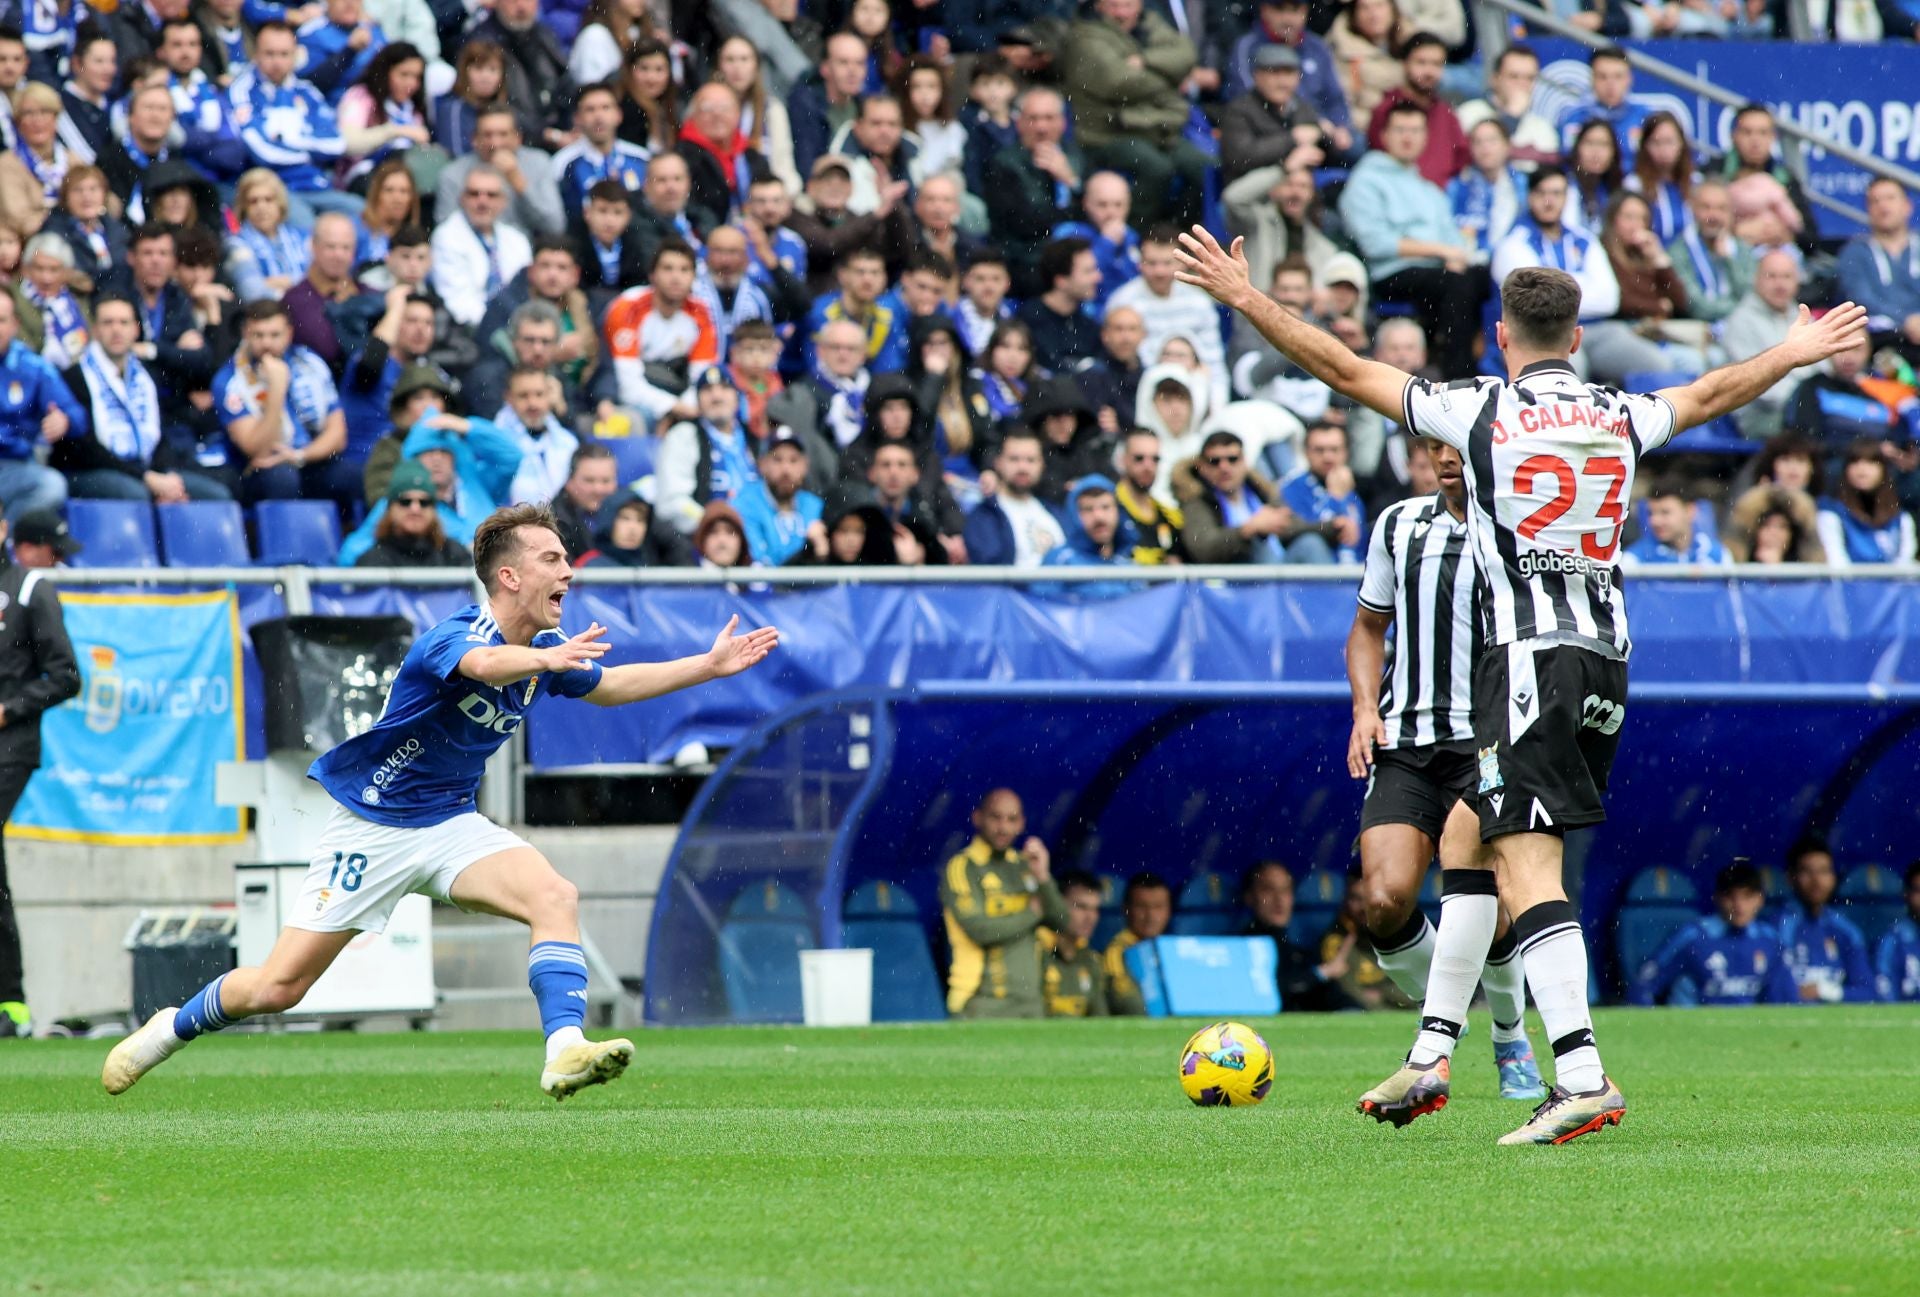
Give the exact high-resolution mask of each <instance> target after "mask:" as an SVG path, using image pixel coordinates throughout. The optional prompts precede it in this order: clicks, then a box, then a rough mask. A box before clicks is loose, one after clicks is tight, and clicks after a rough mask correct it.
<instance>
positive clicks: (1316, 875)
mask: <svg viewBox="0 0 1920 1297" xmlns="http://www.w3.org/2000/svg"><path fill="white" fill-rule="evenodd" d="M1346 895H1347V876H1346V875H1345V874H1343V873H1340V872H1339V871H1337V870H1333V869H1316V870H1314V871H1313V872H1312V873H1310V874H1308V875H1307V876H1306V877H1305V878H1303V879H1301V880H1300V882H1299V883H1298V884H1297V885H1296V886H1295V887H1294V889H1293V922H1292V923H1291V924H1289V925H1288V939H1289V940H1290V941H1292V942H1293V943H1294V944H1296V945H1300V946H1306V947H1309V948H1311V947H1312V946H1313V944H1314V943H1315V942H1317V941H1319V939H1320V934H1321V933H1323V932H1325V931H1326V930H1327V928H1328V927H1329V926H1330V925H1331V924H1332V923H1333V916H1334V915H1336V914H1338V913H1339V912H1340V903H1341V902H1342V901H1343V900H1345V899H1346Z"/></svg>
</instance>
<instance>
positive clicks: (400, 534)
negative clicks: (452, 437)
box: [353, 459, 473, 567]
mask: <svg viewBox="0 0 1920 1297" xmlns="http://www.w3.org/2000/svg"><path fill="white" fill-rule="evenodd" d="M386 505H387V507H386V510H385V512H383V513H382V514H381V515H380V521H379V522H378V523H377V524H376V525H375V526H374V529H373V544H372V545H371V546H370V547H369V548H368V549H367V551H366V552H365V553H364V554H362V555H360V557H359V558H357V559H355V560H354V562H353V565H354V566H355V567H466V566H467V565H469V564H470V563H472V562H473V555H472V554H471V553H470V552H468V550H467V547H466V546H465V545H462V544H461V543H460V542H459V541H457V540H454V539H452V538H451V537H449V536H448V535H447V528H446V525H445V524H444V523H442V522H441V521H440V510H439V508H438V502H437V499H436V497H435V495H434V490H433V475H432V474H431V473H429V472H428V471H427V469H426V466H425V465H423V464H422V463H420V461H419V460H417V459H409V460H403V461H401V463H400V465H399V466H398V467H397V468H395V469H394V470H393V477H392V478H391V479H390V480H389V481H388V483H387V499H386Z"/></svg>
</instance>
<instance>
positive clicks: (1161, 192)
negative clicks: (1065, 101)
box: [1064, 0, 1213, 230]
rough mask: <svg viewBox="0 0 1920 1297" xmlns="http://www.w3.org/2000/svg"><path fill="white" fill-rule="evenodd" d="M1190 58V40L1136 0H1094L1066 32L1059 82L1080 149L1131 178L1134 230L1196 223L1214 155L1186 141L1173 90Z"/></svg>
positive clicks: (1185, 109)
mask: <svg viewBox="0 0 1920 1297" xmlns="http://www.w3.org/2000/svg"><path fill="white" fill-rule="evenodd" d="M1198 61H1199V54H1198V52H1197V51H1195V49H1194V47H1193V42H1192V41H1191V40H1189V39H1188V38H1187V36H1186V35H1185V34H1184V33H1183V32H1181V31H1180V30H1179V29H1178V28H1176V27H1175V26H1174V25H1173V24H1172V23H1171V22H1169V21H1168V20H1167V19H1165V18H1163V17H1161V16H1160V15H1159V14H1158V13H1154V12H1151V11H1147V10H1145V9H1144V6H1143V3H1142V0H1097V3H1096V4H1095V6H1094V16H1092V17H1089V18H1083V19H1081V20H1080V21H1078V22H1076V23H1074V24H1073V26H1072V27H1071V28H1069V29H1068V33H1067V47H1066V53H1065V60H1064V62H1065V67H1064V79H1065V83H1066V89H1067V94H1068V97H1069V98H1071V99H1072V101H1073V110H1074V111H1073V119H1074V124H1075V127H1076V129H1077V131H1078V133H1079V139H1080V148H1081V151H1082V152H1084V153H1085V154H1086V155H1087V160H1088V161H1089V162H1091V163H1092V164H1093V165H1095V166H1097V167H1106V168H1109V169H1111V170H1114V171H1124V172H1126V173H1127V174H1128V175H1130V176H1132V177H1133V184H1134V211H1133V223H1134V226H1135V227H1136V228H1138V229H1141V230H1145V229H1147V228H1148V227H1150V226H1152V225H1154V224H1156V223H1157V222H1159V221H1161V220H1163V219H1168V218H1171V219H1172V220H1174V221H1175V222H1176V223H1178V224H1180V225H1182V226H1186V225H1191V224H1193V223H1194V222H1195V221H1198V220H1199V219H1200V209H1201V203H1202V200H1203V199H1204V198H1205V196H1206V180H1207V169H1208V168H1209V167H1211V166H1212V165H1213V159H1212V157H1210V156H1209V155H1207V154H1205V153H1203V152H1201V151H1200V150H1199V149H1198V148H1196V147H1194V145H1193V144H1192V143H1191V142H1190V141H1188V140H1187V138H1186V134H1185V132H1186V128H1187V120H1188V118H1189V117H1190V116H1191V115H1192V105H1191V104H1189V103H1188V102H1187V97H1186V94H1185V93H1184V91H1183V90H1182V89H1181V87H1182V86H1183V85H1184V84H1185V82H1186V80H1187V78H1188V76H1189V75H1190V74H1191V73H1192V72H1193V70H1194V67H1195V66H1196V64H1197V63H1198ZM1176 191H1177V192H1176ZM1170 200H1171V201H1170Z"/></svg>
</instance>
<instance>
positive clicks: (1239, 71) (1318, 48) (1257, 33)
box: [1221, 0, 1353, 153]
mask: <svg viewBox="0 0 1920 1297" xmlns="http://www.w3.org/2000/svg"><path fill="white" fill-rule="evenodd" d="M1269 45H1279V46H1283V47H1285V48H1287V49H1290V50H1292V51H1293V52H1294V54H1295V55H1296V56H1297V57H1298V58H1299V60H1300V88H1299V94H1300V97H1301V98H1302V99H1304V100H1306V102H1307V103H1309V104H1311V105H1312V106H1313V109H1314V111H1315V112H1317V113H1319V114H1320V117H1321V120H1323V121H1324V122H1326V124H1327V134H1328V135H1329V136H1331V137H1332V139H1333V145H1334V148H1335V149H1336V150H1337V151H1339V152H1341V153H1345V152H1347V151H1348V150H1350V149H1352V148H1353V130H1352V120H1351V117H1350V115H1349V112H1348V108H1347V92H1346V91H1345V90H1343V89H1341V87H1340V66H1339V64H1338V63H1336V62H1335V61H1334V57H1333V51H1332V50H1330V49H1328V48H1327V43H1326V42H1325V41H1324V40H1322V39H1321V38H1320V37H1318V36H1316V35H1315V34H1314V33H1313V32H1312V31H1311V30H1309V29H1308V27H1307V0H1260V5H1259V18H1258V21H1257V22H1255V23H1254V25H1253V29H1252V30H1251V31H1249V32H1247V33H1246V34H1245V35H1244V36H1242V37H1241V38H1240V39H1239V40H1237V41H1235V42H1234V46H1233V53H1232V55H1231V56H1229V58H1228V60H1227V77H1226V85H1225V87H1224V88H1223V89H1222V91H1221V93H1222V95H1223V96H1224V97H1225V98H1226V99H1227V100H1229V101H1232V100H1235V99H1238V98H1239V97H1240V96H1241V95H1244V94H1246V93H1247V92H1248V91H1250V90H1252V89H1253V58H1254V55H1255V54H1257V53H1259V52H1260V50H1262V49H1264V48H1266V47H1267V46H1269Z"/></svg>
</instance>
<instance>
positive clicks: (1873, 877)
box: [1834, 865, 1907, 951]
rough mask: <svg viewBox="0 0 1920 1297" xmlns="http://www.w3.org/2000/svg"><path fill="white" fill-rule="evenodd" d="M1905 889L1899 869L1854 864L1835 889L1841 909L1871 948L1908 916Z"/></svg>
mask: <svg viewBox="0 0 1920 1297" xmlns="http://www.w3.org/2000/svg"><path fill="white" fill-rule="evenodd" d="M1903 890H1904V889H1902V887H1901V886H1900V875H1899V873H1898V872H1896V871H1895V870H1892V869H1889V868H1887V867H1886V866H1885V865H1855V866H1854V867H1853V868H1852V869H1849V870H1848V871H1847V876H1846V877H1845V878H1842V879H1841V880H1840V886H1839V888H1838V889H1837V890H1836V891H1835V892H1834V895H1835V897H1837V898H1838V899H1839V902H1840V912H1841V913H1842V914H1844V915H1846V916H1847V917H1848V918H1849V919H1852V920H1853V922H1854V924H1855V926H1857V927H1858V928H1859V929H1860V933H1861V935H1862V936H1864V937H1866V939H1867V949H1868V950H1869V951H1871V950H1872V949H1873V948H1874V947H1875V946H1876V945H1878V944H1879V942H1880V938H1882V937H1884V936H1885V935H1886V934H1887V929H1889V928H1891V927H1892V926H1893V925H1894V924H1896V923H1898V922H1900V920H1901V919H1902V918H1903V917H1905V915H1906V912H1907V903H1906V900H1905V898H1904V896H1903V894H1902V893H1903Z"/></svg>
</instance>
